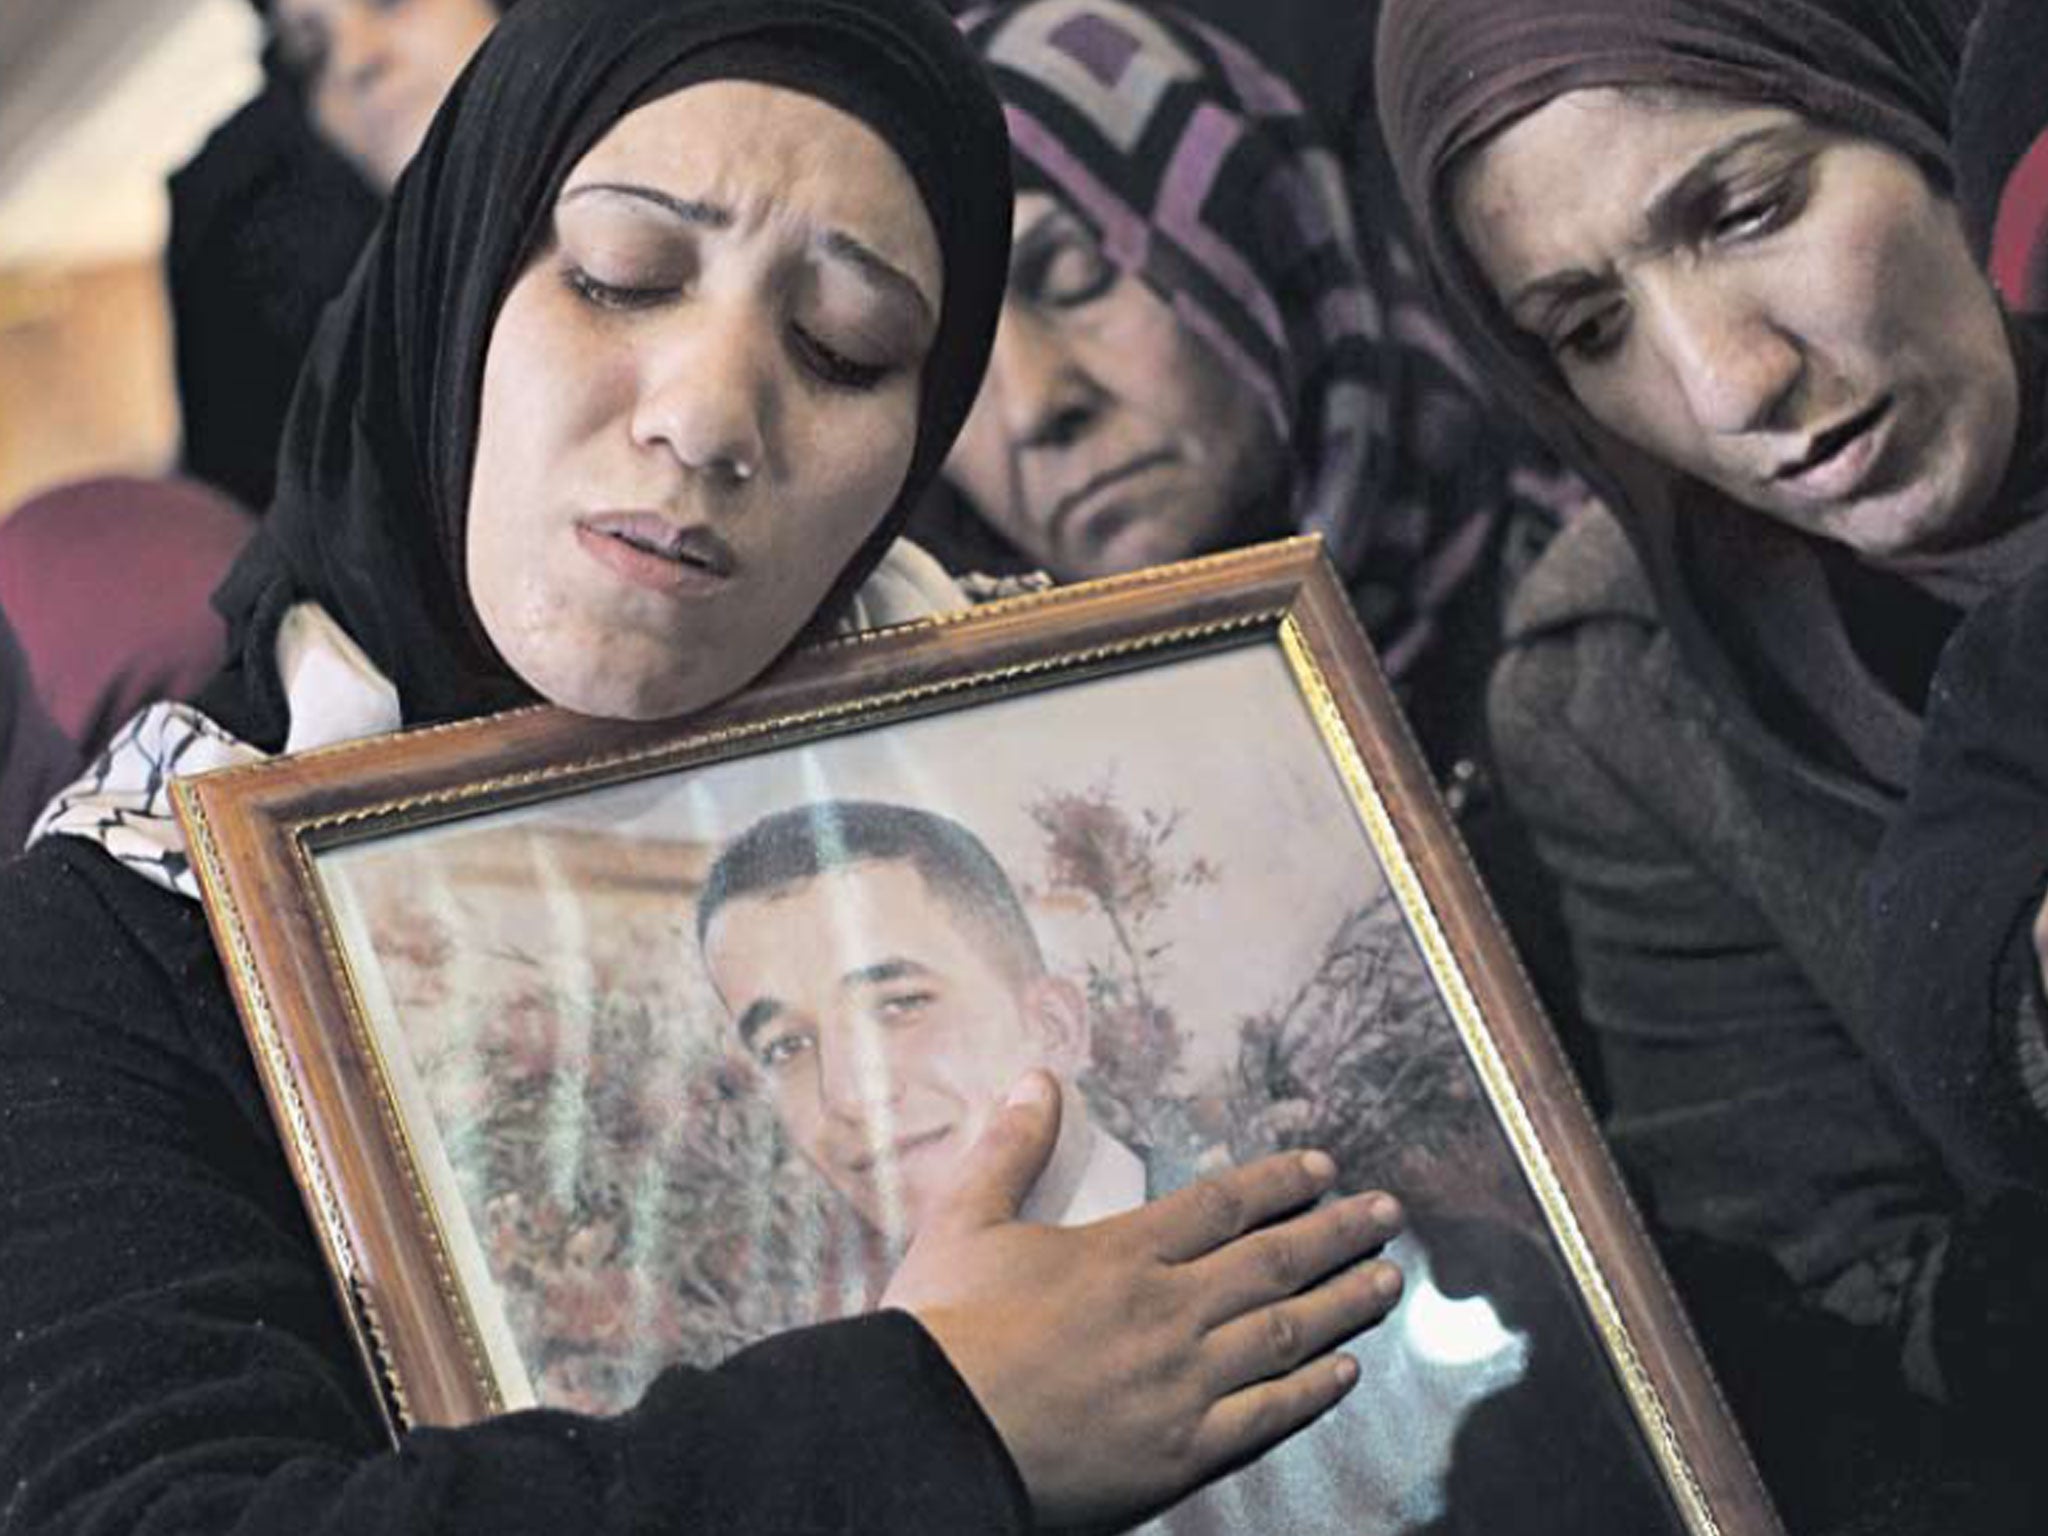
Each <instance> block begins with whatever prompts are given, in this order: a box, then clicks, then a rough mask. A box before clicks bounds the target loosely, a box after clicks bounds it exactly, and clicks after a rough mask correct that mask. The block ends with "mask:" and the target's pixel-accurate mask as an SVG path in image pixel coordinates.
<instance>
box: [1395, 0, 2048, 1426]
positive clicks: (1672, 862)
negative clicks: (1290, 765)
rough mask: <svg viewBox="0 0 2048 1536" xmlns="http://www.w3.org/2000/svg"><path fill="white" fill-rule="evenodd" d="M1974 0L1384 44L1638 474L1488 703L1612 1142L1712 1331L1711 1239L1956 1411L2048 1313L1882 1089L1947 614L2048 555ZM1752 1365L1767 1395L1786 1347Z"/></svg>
mask: <svg viewBox="0 0 2048 1536" xmlns="http://www.w3.org/2000/svg"><path fill="white" fill-rule="evenodd" d="M1970 9H1971V7H1970V6H1968V5H1967V4H1958V3H1947V0H1917V3H1906V0H1900V3H1893V4H1888V5H1883V6H1875V5H1870V4H1868V3H1857V0H1768V3H1765V0H1564V3H1561V0H1390V3H1389V5H1388V6H1387V8H1386V10H1385V11H1384V13H1383V17H1382V27H1381V33H1380V46H1379V85H1380V94H1379V101H1380V110H1381V116H1382V122H1383V125H1384V127H1385V129H1386V131H1387V136H1388V139H1389V142H1390V147H1391V150H1392V153H1393V156H1394V159H1395V162H1396V165H1397V168H1398V171H1399V174H1400V176H1401V180H1402V183H1403V190H1404V192H1405V194H1406V196H1407V198H1408V200H1409V202H1410V205H1411V207H1412V208H1413V209H1414V211H1415V214H1416V220H1417V224H1418V226H1419V228H1420V231H1421V235H1422V239H1423V243H1424V245H1425V249H1426V251H1427V255H1428V258H1429V260H1430V262H1431V264H1432V266H1433V268H1434V269H1435V272H1436V274H1437V276H1438V279H1439V281H1440V283H1441V285H1442V288H1443V289H1444V292H1445V297H1446V302H1447V307H1448V309H1449V311H1450V313H1451V314H1452V316H1453V318H1454V320H1455V322H1456V323H1457V324H1458V325H1459V327H1460V328H1461V330H1462V331H1463V333H1464V337H1465V339H1466V341H1467V342H1468V344H1469V345H1470V346H1471V348H1472V349H1473V351H1474V353H1475V355H1476V356H1478V357H1479V358H1480V359H1481V360H1482V364H1483V366H1485V367H1486V368H1487V369H1488V370H1489V371H1490V373H1491V374H1492V375H1493V377H1494V380H1495V382H1496V383H1497V385H1498V386H1499V387H1500V388H1501V389H1502V391H1503V392H1504V393H1506V394H1508V395H1509V396H1510V397H1512V398H1513V399H1514V400H1515V401H1516V402H1517V403H1518V404H1519V405H1520V406H1521V407H1522V408H1523V410H1524V411H1525V413H1526V414H1528V415H1529V416H1531V417H1532V418H1533V419H1535V420H1536V422H1537V423H1538V424H1539V425H1540V426H1541V427H1542V428H1543V429H1544V430H1545V431H1546V433H1547V435H1548V436H1549V437H1550V438H1551V440H1552V441H1553V442H1554V443H1555V444H1557V445H1558V446H1559V447H1560V449H1561V450H1563V451H1564V452H1565V453H1566V454H1567V455H1568V457H1569V458H1570V459H1571V460H1572V461H1573V462H1574V463H1575V464H1576V465H1577V466H1578V467H1579V468H1581V469H1582V470H1583V471H1584V472H1585V473H1586V474H1587V475H1588V476H1589V477H1590V478H1591V479H1593V480H1594V481H1595V482H1596V483H1597V484H1598V486H1599V487H1600V489H1601V490H1602V492H1603V494H1604V495H1605V497H1606V499H1607V501H1608V503H1609V505H1610V506H1611V507H1612V509H1613V516H1612V517H1611V518H1609V517H1596V518H1592V519H1588V520H1586V521H1585V523H1584V525H1583V526H1579V527H1575V528H1573V529H1572V530H1570V531H1568V532H1567V534H1566V535H1565V536H1563V538H1561V539H1560V541H1559V543H1558V545H1557V546H1556V547H1555V548H1554V549H1553V551H1552V552H1551V554H1550V555H1549V556H1548V557H1547V558H1546V561H1545V562H1544V564H1543V565H1542V566H1540V567H1539V568H1538V570H1537V571H1536V572H1535V573H1534V574H1532V576H1531V578H1530V581H1529V583H1528V585H1527V587H1526V588H1525V590H1524V593H1523V596H1522V599H1521V601H1520V602H1519V604H1518V612H1517V614H1516V616H1515V620H1514V622H1513V632H1512V634H1511V636H1510V650H1509V653H1508V655H1507V657H1506V659H1505V660H1504V662H1503V664H1502V666H1501V668H1500V669H1499V671H1498V672H1497V673H1496V676H1495V680H1494V687H1493V700H1492V715H1493V723H1494V728H1495V734H1496V747H1497V750H1498V752H1499V754H1500V757H1501V760H1502V766H1503V774H1504V777H1505V778H1506V779H1507V782H1508V787H1509V789H1510V792H1511V794H1512V795H1513V796H1514V797H1515V798H1516V799H1517V800H1518V802H1519V804H1520V806H1521V808H1522V809H1523V810H1524V812H1525V813H1526V814H1527V816H1528V817H1529V819H1530V821H1531V822H1532V824H1533V825H1534V827H1535V829H1536V832H1537V836H1538V840H1539V843H1540V845H1541V847H1542V849H1543V852H1544V854H1545V856H1546V858H1547V859H1548V860H1549V861H1550V863H1551V864H1552V865H1553V867H1554V868H1555V870H1556V871H1557V873H1558V874H1559V876H1560V877H1561V879H1562V881H1563V882H1564V884H1565V887H1566V901H1567V916H1568V919H1569V921H1570V925H1571V928H1572V933H1573V943H1574V950H1575V957H1576V959H1577V962H1578V965H1579V969H1580V975H1581V987H1582V992H1581V1002H1582V1005H1583V1007H1584V1012H1585V1015H1586V1017H1587V1019H1588V1021H1589V1023H1590V1024H1591V1025H1592V1027H1593V1028H1594V1030H1595V1031H1596V1032H1597V1034H1598V1036H1599V1038H1600V1041H1601V1046H1602V1064H1603V1066H1604V1068H1605V1071H1606V1075H1607V1083H1608V1089H1609V1092H1610V1094H1611V1098H1612V1114H1611V1117H1610V1121H1609V1132H1610V1136H1611V1138H1612V1141H1613V1143H1614V1145H1615V1148H1616V1151H1617V1152H1618V1154H1619V1155H1620V1157H1621V1158H1622V1160H1623V1162H1624V1163H1625V1165H1626V1166H1627V1167H1628V1168H1629V1170H1630V1171H1631V1173H1632V1174H1633V1175H1634V1176H1635V1178H1636V1180H1637V1182H1638V1186H1639V1188H1640V1189H1641V1190H1642V1191H1643V1192H1644V1194H1645V1196H1646V1200H1647V1205H1648V1207H1649V1213H1650V1215H1651V1217H1652V1220H1653V1221H1654V1222H1655V1223H1656V1224H1657V1225H1658V1227H1659V1229H1660V1231H1661V1233H1662V1234H1663V1235H1664V1237H1665V1238H1666V1240H1667V1251H1670V1252H1672V1253H1673V1254H1674V1256H1675V1257H1677V1258H1678V1259H1679V1260H1680V1262H1679V1263H1678V1266H1677V1267H1678V1269H1679V1271H1680V1274H1679V1278H1680V1281H1681V1284H1682V1285H1684V1284H1685V1283H1686V1282H1687V1280H1688V1277H1689V1276H1690V1277H1691V1278H1692V1280H1693V1281H1694V1283H1693V1284H1692V1285H1691V1286H1690V1287H1689V1290H1690V1299H1692V1301H1693V1302H1694V1304H1695V1307H1696V1309H1697V1310H1698V1311H1699V1312H1700V1313H1701V1314H1702V1315H1701V1321H1702V1323H1703V1325H1704V1326H1705V1328H1706V1330H1707V1331H1708V1333H1709V1335H1710V1344H1711V1343H1712V1342H1713V1338H1712V1336H1713V1335H1715V1334H1716V1333H1717V1332H1720V1333H1722V1334H1723V1336H1724V1337H1728V1338H1741V1337H1745V1336H1747V1337H1751V1338H1753V1337H1754V1336H1755V1335H1754V1333H1753V1332H1750V1333H1748V1334H1745V1327H1746V1326H1747V1325H1748V1324H1751V1323H1754V1322H1755V1318H1754V1316H1753V1315H1751V1316H1748V1317H1745V1318H1743V1319H1742V1320H1741V1323H1742V1326H1735V1327H1732V1328H1722V1327H1721V1322H1722V1321H1723V1320H1724V1319H1725V1318H1726V1316H1728V1315H1729V1312H1730V1310H1731V1309H1733V1310H1736V1311H1739V1310H1740V1309H1741V1308H1742V1307H1743V1306H1744V1305H1745V1304H1746V1303H1747V1301H1748V1298H1747V1297H1746V1296H1737V1297H1733V1298H1731V1296H1730V1295H1729V1293H1728V1292H1727V1291H1726V1290H1720V1291H1717V1290H1716V1289H1715V1288H1713V1287H1711V1286H1708V1285H1703V1284H1701V1283H1699V1277H1700V1271H1699V1270H1697V1269H1694V1268H1692V1267H1691V1266H1690V1265H1689V1264H1688V1263H1687V1262H1685V1259H1686V1255H1688V1254H1690V1253H1692V1252H1694V1251H1696V1246H1697V1245H1698V1244H1700V1243H1703V1242H1704V1243H1712V1244H1715V1245H1725V1247H1726V1248H1727V1249H1730V1250H1735V1251H1740V1252H1743V1253H1745V1254H1748V1255H1763V1256H1765V1257H1767V1258H1768V1259H1769V1260H1770V1261H1771V1262H1772V1263H1773V1264H1774V1265H1775V1266H1776V1267H1777V1269H1779V1270H1780V1271H1781V1272H1782V1273H1783V1275H1784V1276H1785V1277H1787V1279H1788V1280H1789V1283H1790V1287H1791V1289H1792V1290H1793V1291H1794V1292H1795V1293H1796V1295H1797V1296H1798V1297H1799V1298H1800V1300H1801V1302H1802V1304H1803V1305H1805V1306H1806V1307H1809V1308H1812V1309H1814V1311H1815V1314H1816V1315H1817V1316H1821V1317H1826V1316H1827V1315H1829V1314H1832V1317H1833V1319H1836V1320H1839V1321H1840V1322H1842V1323H1843V1324H1844V1325H1857V1326H1860V1327H1862V1328H1864V1329H1866V1330H1874V1331H1875V1334H1876V1336H1877V1337H1879V1338H1881V1339H1883V1340H1884V1341H1885V1342H1886V1344H1887V1346H1888V1348H1889V1350H1890V1353H1891V1357H1892V1358H1893V1359H1894V1360H1895V1361H1896V1362H1897V1365H1896V1369H1897V1370H1898V1372H1899V1373H1900V1374H1901V1376H1902V1378H1903V1379H1904V1381H1906V1382H1907V1383H1909V1384H1910V1385H1911V1387H1912V1388H1913V1390H1914V1391H1915V1392H1916V1393H1918V1394H1919V1395H1920V1396H1921V1397H1922V1398H1923V1399H1924V1400H1925V1401H1928V1402H1930V1403H1938V1402H1941V1401H1943V1400H1944V1399H1947V1400H1949V1401H1951V1402H1952V1403H1953V1402H1960V1403H1961V1404H1962V1405H1963V1406H1971V1405H1970V1404H1969V1403H1967V1401H1966V1399H1967V1396H1968V1394H1967V1393H1964V1392H1962V1391H1961V1390H1960V1389H1961V1387H1962V1386H1963V1384H1964V1383H1966V1382H1967V1381H1968V1380H1969V1379H1970V1375H1971V1372H1970V1364H1971V1362H1972V1361H1973V1360H1975V1359H1978V1358H1981V1357H1982V1356H1983V1355H1984V1354H1985V1353H1986V1352H1988V1351H1994V1350H1999V1351H2006V1352H2008V1353H2010V1352H2013V1351H2016V1350H2020V1349H2024V1348H2031V1347H2032V1346H2031V1345H2029V1344H2027V1343H2026V1341H2024V1340H2022V1339H2020V1338H2018V1337H2017V1335H2016V1334H2008V1335H2006V1336H2004V1337H2003V1338H2002V1339H2000V1340H1999V1341H1998V1342H1996V1343H1989V1344H1987V1342H1986V1340H1985V1337H1984V1322H1983V1320H1984V1318H1985V1317H1987V1316H1993V1315H2003V1314H2002V1313H2001V1310H2000V1309H2001V1303H2000V1299H1999V1298H1998V1296H1997V1295H1996V1294H1995V1292H1996V1287H1997V1285H1998V1283H1999V1281H2000V1276H1999V1274H1998V1273H1993V1274H1991V1275H1989V1276H1988V1277H1987V1274H1986V1271H1985V1268H1984V1266H1983V1265H1981V1264H1979V1263H1977V1262H1975V1254H1974V1249H1973V1244H1974V1243H1975V1241H1976V1228H1975V1227H1974V1226H1972V1225H1971V1224H1970V1222H1969V1221H1968V1219H1967V1218H1964V1217H1963V1216H1962V1215H1961V1214H1960V1210H1959V1207H1960V1201H1959V1199H1958V1197H1957V1195H1956V1194H1955V1192H1954V1189H1953V1186H1952V1183H1951V1181H1950V1178H1949V1176H1948V1173H1947V1170H1946V1169H1945V1168H1944V1166H1943V1164H1942V1162H1941V1160H1940V1158H1939V1156H1938V1154H1937V1153H1936V1152H1935V1151H1934V1150H1933V1148H1932V1146H1931V1145H1930V1143H1929V1141H1928V1140H1927V1139H1926V1137H1925V1135H1924V1134H1923V1132H1922V1131H1921V1130H1920V1128H1919V1127H1918V1126H1917V1125H1916V1124H1915V1123H1914V1121H1913V1120H1912V1119H1911V1118H1910V1117H1909V1116H1908V1114H1907V1113H1905V1111H1904V1110H1903V1109H1902V1108H1901V1107H1900V1101H1899V1099H1898V1097H1897V1095H1896V1094H1895V1092H1894V1085H1893V1084H1892V1083H1891V1082H1889V1081H1888V1080H1887V1078H1886V1075H1885V1071H1884V1069H1883V1066H1882V1064H1881V1063H1882V1055H1883V1053H1882V1051H1881V1049H1880V1048H1879V1044H1878V1042H1877V1041H1876V1040H1875V1038H1874V1031H1875V1026H1874V1022H1873V1021H1874V1019H1875V1017H1876V1013H1875V1009H1874V1006H1873V997H1872V988H1871V985H1870V969H1871V966H1870V955H1869V953H1868V946H1867V941H1866V940H1865V939H1864V938H1863V936H1862V933H1861V925H1860V923H1859V915H1860V911H1861V905H1862V903H1861V896H1860V886H1861V883H1862V880H1863V877H1864V875H1865V873H1866V871H1867V869H1868V866H1869V863H1870V860H1871V857H1872V854H1873V851H1874V849H1875V847H1876V845H1877V842H1878V840H1879V838H1880V837H1881V835H1882V834H1883V832H1884V829H1885V827H1886V825H1887V823H1888V822H1889V821H1890V820H1891V818H1892V817H1893V816H1894V815H1895V813H1896V811H1897V807H1898V805H1899V801H1900V798H1901V796H1902V795H1903V793H1904V791H1905V787H1906V785H1907V783H1908V781H1909V778H1910V775H1911V770H1912V763H1913V757H1914V750H1915V747H1916V744H1917V741H1918V738H1919V735H1920V722H1921V716H1922V713H1923V711H1924V708H1925V702H1926V692H1927V684H1928V679H1929V677H1930V675H1931V673H1932V670H1933V666H1934V662H1935V658H1936V656H1937V654H1938V652H1939V650H1940V647H1941V645H1942V643H1943V641H1944V640H1945V639H1946V637H1947V635H1948V633H1949V632H1950V630H1951V629H1952V628H1953V627H1954V625H1955V623H1956V622H1957V620H1958V619H1959V617H1960V616H1961V614H1962V613H1963V612H1964V611H1965V610H1966V609H1967V608H1968V607H1970V606H1971V605H1972V604H1974V603H1975V602H1976V601H1978V600H1979V599H1980V598H1981V597H1982V596H1983V595H1985V594H1986V593H1987V592H1988V591H1989V590H1991V589H1992V588H1994V587H1995V586H1996V585H1997V584H1998V583H1999V582H2000V581H2001V580H2002V579H2005V578H2007V577H2009V576H2010V575H2013V574H2016V573H2017V572H2019V571H2021V570H2024V569H2025V568H2026V567H2028V566H2029V565H2031V564H2034V563H2037V562H2038V561H2040V560H2041V559H2042V558H2043V557H2044V556H2048V516H2044V514H2048V454H2044V453H2043V451H2042V448H2043V445H2042V442H2041V434H2040V432H2039V430H2038V425H2037V424H2038V422H2039V420H2040V417H2041V411H2042V409H2043V406H2044V403H2048V370H2044V367H2043V363H2042V359H2041V352H2040V348H2039V345H2038V342H2037V340H2036V338H2035V336H2034V335H2033V334H2031V333H2029V332H2027V331H2025V330H2023V329H2020V328H2019V327H2017V326H2016V325H2014V324H2013V323H2012V322H2011V321H2010V320H2009V319H2008V317H2007V316H2006V315H2005V313H2004V312H2003V311H2002V309H2001V308H2000V305H1999V303H1998V300H1997V297H1996V296H1995V294H1994V293H1993V291H1992V289H1991V287H1990V285H1989V283H1988V282H1987V281H1986V279H1985V278H1984V276H1983V275H1982V273H1981V272H1980V271H1979V269H1978V268H1977V267H1976V265H1975V263H1974V261H1973V260H1972V257H1971V254H1970V250H1969V247H1968V244H1967V242H1966V240H1965V238H1964V235H1963V231H1962V227H1961V223H1960V220H1959V219H1958V217H1957V214H1956V210H1955V206H1954V203H1953V200H1952V196H1951V188H1952V185H1953V172H1952V168H1951V162H1950V154H1949V149H1948V131H1949V126H1950V124H1949V101H1950V93H1951V89H1952V86H1953V82H1954V79H1955V76H1956V70H1957V67H1958V63H1959V59H1960V55H1961V50H1962V44H1963V39H1964V34H1965V29H1966V27H1967V24H1968V20H1969V11H1970ZM2034 1310H2035V1309H2033V1308H2031V1307H2022V1308H2018V1309H2016V1310H2015V1315H2016V1316H2021V1317H2024V1316H2028V1315H2030V1314H2031V1313H2032V1312H2033V1311H2034ZM1719 1363H1720V1364H1721V1366H1722V1369H1723V1371H1724V1374H1726V1375H1729V1376H1731V1377H1736V1378H1741V1377H1743V1376H1754V1377H1755V1378H1756V1382H1755V1389H1754V1391H1753V1392H1751V1391H1750V1389H1749V1387H1748V1386H1747V1385H1746V1384H1745V1382H1744V1381H1743V1380H1741V1379H1736V1380H1733V1381H1731V1387H1732V1388H1733V1389H1734V1390H1735V1392H1736V1395H1737V1397H1738V1399H1741V1398H1742V1397H1743V1396H1744V1395H1745V1393H1746V1392H1747V1393H1749V1397H1750V1401H1751V1402H1758V1401H1764V1400H1767V1399H1768V1398H1770V1397H1771V1396H1772V1395H1773V1394H1775V1393H1778V1392H1780V1391H1782V1389H1783V1387H1784V1383H1785V1378H1786V1376H1787V1375H1788V1374H1789V1373H1788V1372H1787V1371H1786V1370H1785V1362H1784V1361H1783V1360H1782V1359H1770V1358H1759V1357H1758V1356H1757V1354H1756V1353H1755V1352H1753V1351H1752V1352H1750V1353H1749V1354H1748V1355H1746V1356H1744V1355H1743V1354H1742V1352H1741V1351H1739V1350H1735V1351H1731V1350H1729V1349H1724V1350H1723V1351H1722V1352H1721V1354H1720V1358H1719ZM1975 1406H1978V1407H1983V1408H1986V1409H1990V1410H1993V1411H1994V1412H1995V1410H1996V1408H1997V1407H1998V1406H1999V1405H1997V1404H1993V1403H1982V1402H1980V1403H1978V1404H1976V1405H1975ZM1991 1416H1992V1415H1991V1413H1987V1415H1986V1417H1987V1419H1988V1418H1990V1417H1991ZM1752 1427H1753V1428H1754V1427H1755V1426H1754V1424H1752ZM1799 1429H1800V1427H1799V1426H1796V1425H1795V1426H1792V1433H1793V1434H1794V1436H1795V1437H1796V1435H1797V1433H1798V1432H1799ZM1805 1433H1806V1434H1808V1435H1812V1434H1814V1433H1817V1429H1816V1428H1815V1427H1813V1426H1806V1427H1805ZM1760 1438H1768V1436H1760ZM1762 1449H1763V1450H1764V1451H1765V1453H1766V1458H1767V1460H1768V1459H1769V1456H1770V1454H1771V1449H1772V1448H1771V1447H1770V1446H1769V1445H1765V1446H1764V1447H1762Z"/></svg>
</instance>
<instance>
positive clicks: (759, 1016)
mask: <svg viewBox="0 0 2048 1536" xmlns="http://www.w3.org/2000/svg"><path fill="white" fill-rule="evenodd" d="M782 1012H783V1008H782V1002H781V1000H780V999H779V998H773V997H760V998H756V999H755V1000H754V1001H753V1002H751V1003H749V1004H747V1011H746V1012H745V1013H743V1014H741V1015H740V1016H739V1020H738V1021H737V1022H736V1023H735V1024H734V1025H733V1028H734V1029H736V1030H738V1031H739V1036H740V1044H741V1045H744V1046H745V1047H746V1048H747V1049H748V1050H752V1049H753V1048H754V1040H755V1038H756V1037H757V1036H758V1035H759V1034H760V1033H761V1031H762V1030H764V1029H766V1028H767V1027H768V1026H769V1025H770V1024H772V1023H774V1022H775V1020H776V1019H777V1018H779V1017H781V1015H782Z"/></svg>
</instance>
